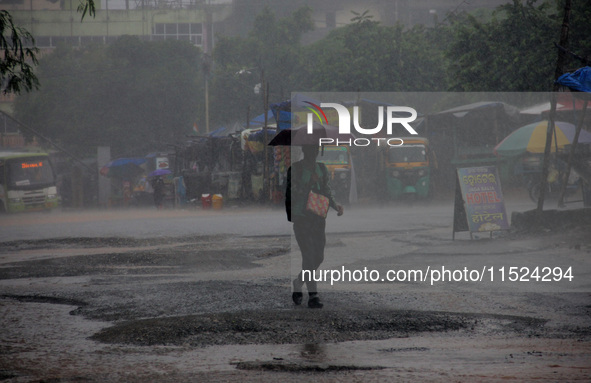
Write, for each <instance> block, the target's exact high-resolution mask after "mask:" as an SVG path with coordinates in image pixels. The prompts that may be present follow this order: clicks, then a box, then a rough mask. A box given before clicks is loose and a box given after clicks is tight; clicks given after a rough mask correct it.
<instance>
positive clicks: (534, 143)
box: [494, 121, 591, 156]
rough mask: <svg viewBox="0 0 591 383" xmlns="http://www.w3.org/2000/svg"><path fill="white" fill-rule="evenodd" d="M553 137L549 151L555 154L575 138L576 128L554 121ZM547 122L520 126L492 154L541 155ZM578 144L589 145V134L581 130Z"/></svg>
mask: <svg viewBox="0 0 591 383" xmlns="http://www.w3.org/2000/svg"><path fill="white" fill-rule="evenodd" d="M554 126H555V128H556V129H555V137H554V139H553V140H552V146H551V149H552V151H553V152H556V146H557V145H558V148H559V149H564V147H565V145H570V144H572V142H573V139H574V137H575V131H576V128H575V126H574V125H573V124H570V123H568V122H561V121H556V122H555V123H554ZM547 129H548V121H540V122H536V123H533V124H529V125H525V126H522V127H521V128H519V129H517V130H516V131H514V132H513V133H511V134H510V135H508V136H507V137H505V139H504V140H503V141H501V142H500V143H499V144H498V145H497V146H496V147H495V148H494V153H495V154H497V155H499V156H517V155H520V154H523V153H526V152H527V153H543V152H544V148H545V146H546V131H547ZM579 142H580V143H591V133H589V132H587V131H585V130H581V133H580V135H579Z"/></svg>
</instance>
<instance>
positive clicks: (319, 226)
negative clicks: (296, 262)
mask: <svg viewBox="0 0 591 383" xmlns="http://www.w3.org/2000/svg"><path fill="white" fill-rule="evenodd" d="M325 228H326V220H325V219H323V218H320V217H319V218H315V217H310V218H303V217H302V218H299V219H294V222H293V231H294V234H295V237H296V241H297V242H298V246H299V248H300V251H301V253H302V270H309V271H310V273H309V274H308V273H306V280H305V281H304V280H302V275H303V273H302V272H301V271H300V273H299V274H298V276H297V278H296V279H294V281H293V289H294V292H301V291H302V287H303V285H304V282H305V283H306V287H307V288H308V293H316V292H318V288H317V286H316V281H314V280H313V278H312V275H313V272H314V270H316V269H318V267H320V264H322V261H324V246H325V245H326V235H325V232H324V230H325ZM308 275H310V277H308Z"/></svg>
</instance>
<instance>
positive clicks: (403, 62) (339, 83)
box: [298, 14, 446, 92]
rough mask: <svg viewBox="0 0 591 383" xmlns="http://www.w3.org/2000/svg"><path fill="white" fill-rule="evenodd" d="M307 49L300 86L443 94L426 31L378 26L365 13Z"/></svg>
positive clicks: (440, 68)
mask: <svg viewBox="0 0 591 383" xmlns="http://www.w3.org/2000/svg"><path fill="white" fill-rule="evenodd" d="M352 21H355V22H354V23H352V24H349V25H347V26H345V27H342V28H338V29H335V30H334V31H332V32H331V33H330V34H329V35H328V36H327V37H326V38H325V39H323V40H321V41H318V42H317V43H315V44H312V45H311V46H309V47H306V49H305V51H304V58H303V59H302V60H301V62H302V63H303V66H302V69H301V71H300V74H299V81H298V82H299V83H300V84H301V85H303V87H304V88H305V89H307V90H315V91H358V90H360V91H367V92H376V91H411V90H412V91H436V90H444V89H445V86H446V83H445V63H444V60H443V52H442V50H441V48H439V46H438V45H437V44H435V43H434V42H433V41H431V40H430V32H429V30H428V29H426V28H424V27H421V26H417V27H414V28H411V29H408V30H405V29H404V28H403V26H402V25H396V26H391V27H389V26H382V25H380V24H379V23H378V22H375V21H372V20H371V19H370V18H369V17H367V16H366V15H365V14H356V15H355V17H354V18H353V19H352Z"/></svg>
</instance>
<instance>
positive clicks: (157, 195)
mask: <svg viewBox="0 0 591 383" xmlns="http://www.w3.org/2000/svg"><path fill="white" fill-rule="evenodd" d="M152 189H154V205H156V209H158V210H160V209H162V202H163V200H164V180H163V179H162V177H160V176H156V177H154V179H152Z"/></svg>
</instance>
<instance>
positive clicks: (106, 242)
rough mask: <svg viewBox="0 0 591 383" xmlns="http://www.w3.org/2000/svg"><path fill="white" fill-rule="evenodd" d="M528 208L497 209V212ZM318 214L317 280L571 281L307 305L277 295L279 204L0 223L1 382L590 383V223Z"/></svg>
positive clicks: (378, 211) (380, 212)
mask: <svg viewBox="0 0 591 383" xmlns="http://www.w3.org/2000/svg"><path fill="white" fill-rule="evenodd" d="M533 207H534V206H533V203H531V202H529V201H527V200H523V199H515V200H508V201H507V210H508V212H509V214H510V212H511V211H513V210H517V211H523V210H528V209H532V208H533ZM331 214H332V216H330V217H329V223H328V232H329V234H328V244H327V249H326V261H325V263H324V264H323V268H325V269H333V270H339V269H340V270H342V268H347V269H350V270H361V269H363V268H365V267H367V268H370V269H372V270H376V271H379V272H380V273H385V272H386V271H387V270H389V269H397V270H411V269H415V270H417V269H421V270H424V269H425V267H427V266H437V267H441V266H442V265H443V266H446V267H448V268H461V267H468V268H470V269H475V270H482V269H483V266H487V267H494V268H495V269H498V268H500V267H509V266H511V265H523V264H528V265H530V266H532V265H536V264H539V265H543V264H547V265H553V266H561V267H563V266H564V267H566V266H569V265H570V266H573V267H574V268H575V271H574V273H575V276H576V279H575V282H574V283H570V284H554V283H547V284H543V283H542V284H534V283H513V284H508V283H496V284H493V283H484V282H473V283H460V282H458V283H452V282H448V283H436V284H434V285H432V284H430V283H411V282H408V281H406V282H398V283H394V282H387V281H381V280H380V281H376V282H367V281H366V282H349V283H334V284H333V285H332V286H330V284H328V283H322V284H321V285H322V296H323V299H324V302H325V304H326V307H325V308H324V309H323V310H319V311H313V310H309V309H306V308H295V307H294V306H293V305H292V304H291V302H290V299H289V291H290V282H289V281H290V276H289V274H290V272H291V273H292V274H293V273H294V269H295V270H297V265H298V262H299V258H298V257H299V254H298V252H297V248H295V246H294V245H293V240H292V239H291V237H290V235H291V227H290V224H288V223H287V222H286V221H285V215H284V212H283V211H282V210H281V209H270V208H263V209H262V208H254V207H249V208H231V207H228V208H226V209H224V210H222V211H201V210H184V211H183V210H168V211H167V210H165V211H155V210H150V209H147V210H120V211H94V212H54V213H50V214H30V215H18V216H3V217H0V242H2V243H0V292H1V293H0V295H1V297H0V322H1V323H2V325H3V331H2V333H0V355H2V356H3V357H2V358H1V361H0V378H2V379H5V380H6V381H10V382H31V381H42V380H43V381H56V382H74V381H91V382H136V381H137V382H139V381H142V382H145V381H154V382H194V381H199V382H202V381H203V382H233V381H247V382H259V383H264V382H276V381H285V382H296V381H297V382H300V381H311V380H313V381H318V382H337V381H338V382H371V381H376V382H378V381H384V382H387V381H393V380H396V381H434V382H447V381H450V380H452V381H460V382H462V381H463V382H472V381H503V382H506V381H514V382H522V381H531V380H535V381H541V382H551V381H557V380H558V381H589V380H591V374H590V371H591V365H590V364H589V360H591V330H590V329H591V320H590V314H589V313H590V311H589V310H590V309H589V307H590V306H591V299H590V292H591V286H590V284H589V283H590V282H589V281H591V272H590V263H591V261H590V259H591V258H590V257H589V255H591V240H590V239H589V237H588V230H587V229H588V228H579V229H578V230H571V231H569V232H563V233H544V235H541V236H539V235H538V236H514V235H510V234H503V235H500V236H495V237H494V238H493V239H490V238H487V237H486V236H483V237H482V238H480V239H475V240H470V239H469V236H468V234H467V233H458V234H457V235H456V241H451V225H452V218H453V207H452V206H451V205H449V204H443V203H431V204H428V205H423V204H420V205H413V206H408V205H401V204H393V205H387V206H381V207H377V206H374V207H363V208H362V207H354V208H351V209H348V211H347V212H346V213H345V215H344V216H343V217H336V214H335V213H334V212H331ZM586 230H587V231H586ZM382 275H383V274H382Z"/></svg>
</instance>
